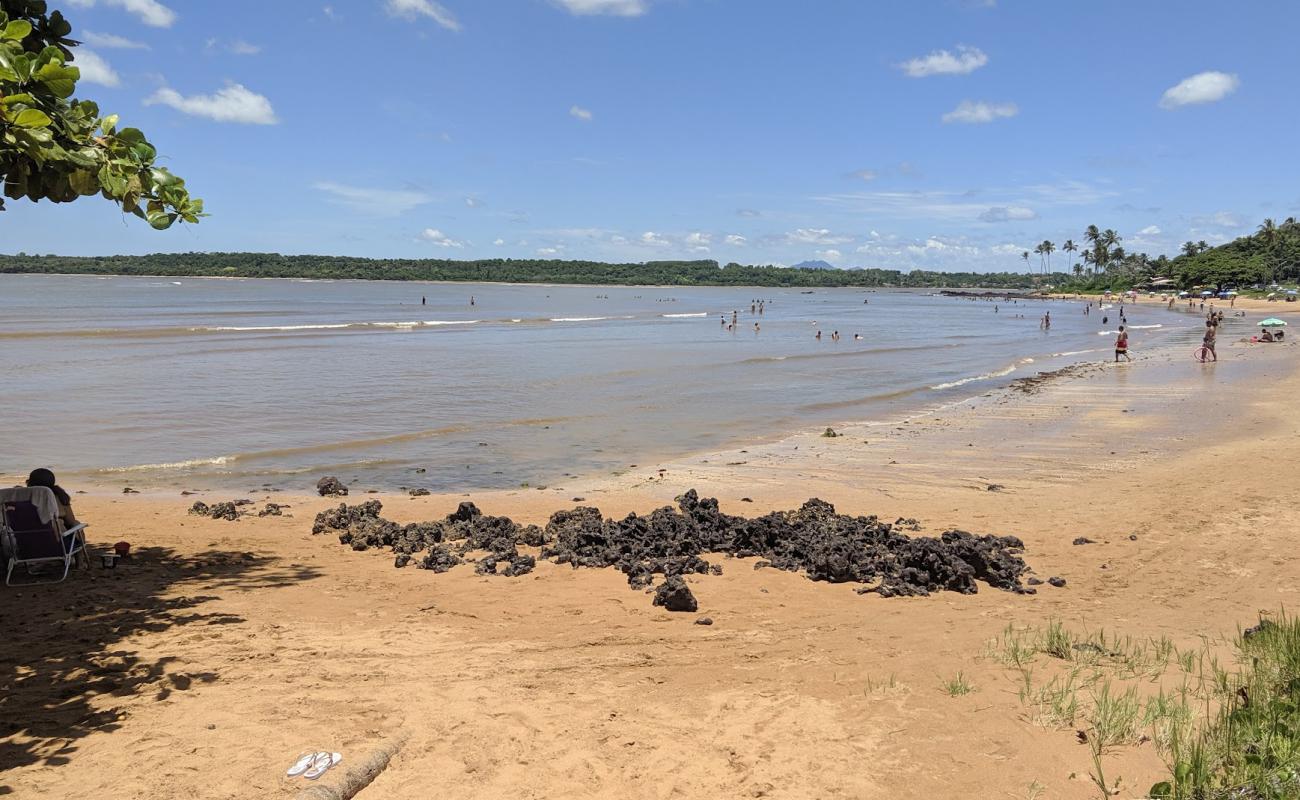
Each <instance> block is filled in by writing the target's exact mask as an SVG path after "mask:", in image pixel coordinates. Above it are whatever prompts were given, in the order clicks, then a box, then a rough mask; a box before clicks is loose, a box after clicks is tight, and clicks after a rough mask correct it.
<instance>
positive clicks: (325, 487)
mask: <svg viewBox="0 0 1300 800" xmlns="http://www.w3.org/2000/svg"><path fill="white" fill-rule="evenodd" d="M316 491H317V492H320V496H321V497H347V496H348V487H347V486H345V485H343V481H341V480H339V479H338V478H335V477H334V476H333V475H330V476H327V477H324V478H321V479H320V480H319V481H316Z"/></svg>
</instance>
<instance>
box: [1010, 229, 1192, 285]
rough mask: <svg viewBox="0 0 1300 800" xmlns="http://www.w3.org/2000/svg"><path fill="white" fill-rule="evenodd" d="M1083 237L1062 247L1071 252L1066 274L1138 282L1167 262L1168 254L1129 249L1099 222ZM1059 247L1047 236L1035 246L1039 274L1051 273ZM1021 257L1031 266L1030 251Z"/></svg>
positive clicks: (1161, 267)
mask: <svg viewBox="0 0 1300 800" xmlns="http://www.w3.org/2000/svg"><path fill="white" fill-rule="evenodd" d="M1083 239H1084V241H1083V244H1082V245H1080V244H1078V243H1076V242H1075V241H1074V240H1073V239H1067V240H1065V242H1064V243H1063V244H1061V245H1060V248H1059V249H1060V250H1061V251H1063V252H1065V253H1067V254H1069V256H1068V257H1069V266H1068V270H1069V272H1068V273H1066V274H1070V273H1073V275H1074V277H1075V278H1076V279H1083V278H1084V277H1085V276H1088V277H1090V278H1095V277H1097V276H1105V277H1106V278H1107V279H1111V278H1122V279H1124V280H1126V281H1128V282H1136V281H1138V280H1145V279H1147V278H1150V277H1153V276H1154V275H1156V274H1159V273H1160V272H1161V271H1162V270H1164V269H1165V267H1166V266H1167V264H1168V259H1167V258H1166V257H1165V256H1160V257H1159V258H1156V259H1152V258H1150V257H1149V256H1148V255H1147V254H1146V253H1129V252H1128V251H1126V250H1125V249H1124V248H1123V247H1122V246H1121V245H1120V242H1122V241H1123V237H1121V236H1120V235H1119V234H1118V233H1116V232H1115V231H1114V230H1113V229H1111V228H1107V229H1106V230H1101V229H1100V228H1098V227H1097V226H1096V225H1089V226H1088V228H1087V230H1085V231H1084V232H1083ZM1202 244H1204V243H1202ZM1057 249H1058V248H1057V245H1056V243H1054V242H1052V241H1051V240H1048V239H1044V240H1043V241H1042V242H1041V243H1039V244H1038V245H1037V246H1036V247H1035V248H1034V250H1033V252H1034V253H1035V254H1036V255H1038V259H1039V273H1040V274H1042V275H1048V274H1052V253H1054V252H1056V251H1057ZM1075 253H1082V259H1081V260H1080V262H1079V263H1075V261H1074V254H1075ZM1020 258H1021V259H1022V260H1023V261H1024V262H1025V264H1026V266H1028V264H1029V251H1027V250H1026V251H1024V252H1022V253H1021V254H1020Z"/></svg>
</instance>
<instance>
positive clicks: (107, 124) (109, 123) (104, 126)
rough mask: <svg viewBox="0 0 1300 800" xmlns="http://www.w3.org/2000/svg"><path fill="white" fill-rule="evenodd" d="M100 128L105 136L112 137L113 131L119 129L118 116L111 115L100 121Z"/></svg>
mask: <svg viewBox="0 0 1300 800" xmlns="http://www.w3.org/2000/svg"><path fill="white" fill-rule="evenodd" d="M99 128H100V130H102V131H103V132H104V135H105V136H112V135H113V131H114V130H116V129H117V115H116V114H109V115H108V116H107V117H104V118H103V119H101V120H100V121H99Z"/></svg>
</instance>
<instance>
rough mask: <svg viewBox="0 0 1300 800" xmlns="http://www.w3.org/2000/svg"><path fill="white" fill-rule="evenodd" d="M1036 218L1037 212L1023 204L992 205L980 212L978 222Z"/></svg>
mask: <svg viewBox="0 0 1300 800" xmlns="http://www.w3.org/2000/svg"><path fill="white" fill-rule="evenodd" d="M1030 219H1038V212H1037V211H1034V210H1033V209H1032V208H1025V207H1024V206H992V207H991V208H989V209H988V210H987V211H985V212H984V213H983V214H980V216H979V220H980V222H1019V221H1024V220H1030Z"/></svg>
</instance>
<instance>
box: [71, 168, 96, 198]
mask: <svg viewBox="0 0 1300 800" xmlns="http://www.w3.org/2000/svg"><path fill="white" fill-rule="evenodd" d="M68 184H69V185H70V186H71V187H72V189H73V191H75V192H76V193H77V194H79V195H92V194H98V193H99V181H98V180H96V179H95V173H93V172H91V171H90V170H88V169H79V170H77V171H76V172H72V173H69V174H68Z"/></svg>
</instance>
